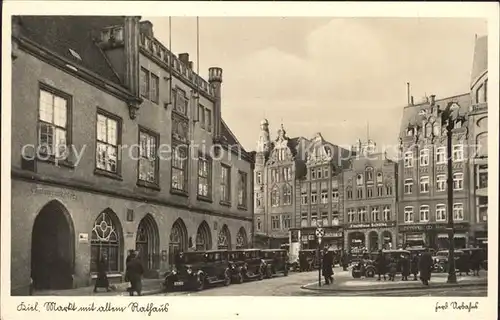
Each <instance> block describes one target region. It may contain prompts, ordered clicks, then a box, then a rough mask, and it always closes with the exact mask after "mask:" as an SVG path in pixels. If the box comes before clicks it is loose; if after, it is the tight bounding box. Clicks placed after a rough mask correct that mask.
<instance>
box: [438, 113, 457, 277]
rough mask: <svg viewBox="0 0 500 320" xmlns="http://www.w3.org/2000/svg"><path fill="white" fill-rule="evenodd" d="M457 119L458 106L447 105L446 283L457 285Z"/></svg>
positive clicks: (444, 120)
mask: <svg viewBox="0 0 500 320" xmlns="http://www.w3.org/2000/svg"><path fill="white" fill-rule="evenodd" d="M457 118H458V106H457V105H456V104H454V103H453V104H451V103H450V104H448V106H446V109H445V110H444V111H443V113H442V114H441V124H442V125H443V126H444V127H445V128H446V155H447V164H446V165H447V169H448V170H447V171H448V179H447V180H446V182H447V186H446V188H447V191H448V227H447V229H448V239H449V243H450V248H449V254H448V280H447V282H448V283H457V274H456V272H455V242H454V238H455V230H454V221H453V162H452V156H453V155H452V141H453V140H452V137H453V128H454V125H455V121H456V120H457Z"/></svg>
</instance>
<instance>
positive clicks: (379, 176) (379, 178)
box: [377, 172, 383, 184]
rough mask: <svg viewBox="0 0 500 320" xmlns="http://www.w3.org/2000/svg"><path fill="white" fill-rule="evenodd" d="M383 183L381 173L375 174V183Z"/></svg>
mask: <svg viewBox="0 0 500 320" xmlns="http://www.w3.org/2000/svg"><path fill="white" fill-rule="evenodd" d="M382 182H383V176H382V172H379V173H377V183H378V184H381V183H382Z"/></svg>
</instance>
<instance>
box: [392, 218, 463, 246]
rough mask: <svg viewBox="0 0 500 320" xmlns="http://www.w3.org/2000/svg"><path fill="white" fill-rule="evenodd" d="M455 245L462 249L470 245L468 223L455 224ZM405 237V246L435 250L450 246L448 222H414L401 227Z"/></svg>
mask: <svg viewBox="0 0 500 320" xmlns="http://www.w3.org/2000/svg"><path fill="white" fill-rule="evenodd" d="M454 230H455V234H454V237H453V238H454V239H453V243H454V247H455V249H462V248H467V247H468V242H469V241H468V238H469V236H468V230H469V224H468V223H456V224H455V225H454ZM399 233H400V234H401V236H400V237H401V238H402V239H403V247H415V246H426V247H430V248H433V249H435V250H446V249H448V248H449V247H450V240H449V235H448V229H447V224H436V223H433V224H425V225H424V224H413V225H403V226H400V227H399Z"/></svg>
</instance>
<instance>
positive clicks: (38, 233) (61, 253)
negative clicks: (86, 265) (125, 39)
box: [31, 200, 75, 290]
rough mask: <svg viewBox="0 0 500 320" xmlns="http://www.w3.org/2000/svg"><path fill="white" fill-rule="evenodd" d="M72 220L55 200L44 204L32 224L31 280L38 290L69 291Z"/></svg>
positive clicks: (72, 268) (71, 265)
mask: <svg viewBox="0 0 500 320" xmlns="http://www.w3.org/2000/svg"><path fill="white" fill-rule="evenodd" d="M74 239H75V233H74V227H73V221H72V220H71V217H70V215H69V213H68V211H67V210H66V208H65V207H64V205H62V204H61V203H60V202H59V201H57V200H53V201H51V202H49V203H47V204H46V205H45V206H44V207H43V208H42V210H40V212H39V213H38V215H37V217H36V218H35V222H34V223H33V232H32V238H31V278H32V279H33V286H34V288H35V289H38V290H51V289H52V290H54V289H56V290H58V289H71V288H72V287H73V271H74V261H75V240H74Z"/></svg>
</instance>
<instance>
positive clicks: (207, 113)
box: [205, 109, 212, 132]
mask: <svg viewBox="0 0 500 320" xmlns="http://www.w3.org/2000/svg"><path fill="white" fill-rule="evenodd" d="M205 118H206V121H207V131H208V132H212V110H210V109H206V110H205Z"/></svg>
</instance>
